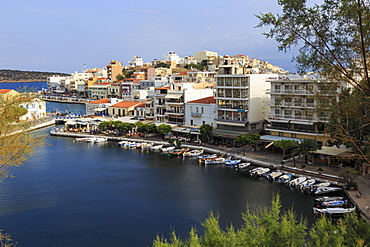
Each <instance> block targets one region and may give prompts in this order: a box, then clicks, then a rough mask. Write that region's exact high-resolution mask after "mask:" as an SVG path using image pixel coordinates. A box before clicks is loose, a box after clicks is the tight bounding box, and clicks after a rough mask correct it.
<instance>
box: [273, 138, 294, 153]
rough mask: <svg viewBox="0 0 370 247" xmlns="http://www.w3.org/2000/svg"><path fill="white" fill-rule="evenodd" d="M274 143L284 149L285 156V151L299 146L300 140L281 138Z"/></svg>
mask: <svg viewBox="0 0 370 247" xmlns="http://www.w3.org/2000/svg"><path fill="white" fill-rule="evenodd" d="M273 145H274V146H275V147H277V148H281V149H282V150H283V157H284V156H285V152H286V151H287V150H289V149H293V148H296V147H298V142H297V141H295V140H279V141H275V142H274V144H273Z"/></svg>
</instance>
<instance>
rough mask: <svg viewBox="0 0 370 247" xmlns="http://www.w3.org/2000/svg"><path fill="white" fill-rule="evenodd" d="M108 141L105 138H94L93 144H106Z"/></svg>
mask: <svg viewBox="0 0 370 247" xmlns="http://www.w3.org/2000/svg"><path fill="white" fill-rule="evenodd" d="M107 140H108V138H105V137H96V138H95V140H94V142H95V143H102V142H106V141H107Z"/></svg>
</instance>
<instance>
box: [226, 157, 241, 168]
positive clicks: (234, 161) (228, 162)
mask: <svg viewBox="0 0 370 247" xmlns="http://www.w3.org/2000/svg"><path fill="white" fill-rule="evenodd" d="M241 161H242V160H240V159H239V160H232V159H228V160H225V165H227V166H235V165H237V164H239V163H240V162H241Z"/></svg>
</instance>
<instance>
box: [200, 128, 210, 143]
mask: <svg viewBox="0 0 370 247" xmlns="http://www.w3.org/2000/svg"><path fill="white" fill-rule="evenodd" d="M199 131H200V134H201V135H202V136H204V137H206V138H207V139H208V142H209V136H210V134H211V133H212V131H213V126H212V125H210V124H202V126H200V128H199Z"/></svg>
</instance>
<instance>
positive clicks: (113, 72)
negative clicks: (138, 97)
mask: <svg viewBox="0 0 370 247" xmlns="http://www.w3.org/2000/svg"><path fill="white" fill-rule="evenodd" d="M106 67H107V76H108V78H109V79H111V80H112V81H115V80H116V79H117V75H120V74H122V68H123V66H122V63H121V62H118V61H114V60H111V61H110V62H109V64H108V65H107V66H106Z"/></svg>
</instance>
